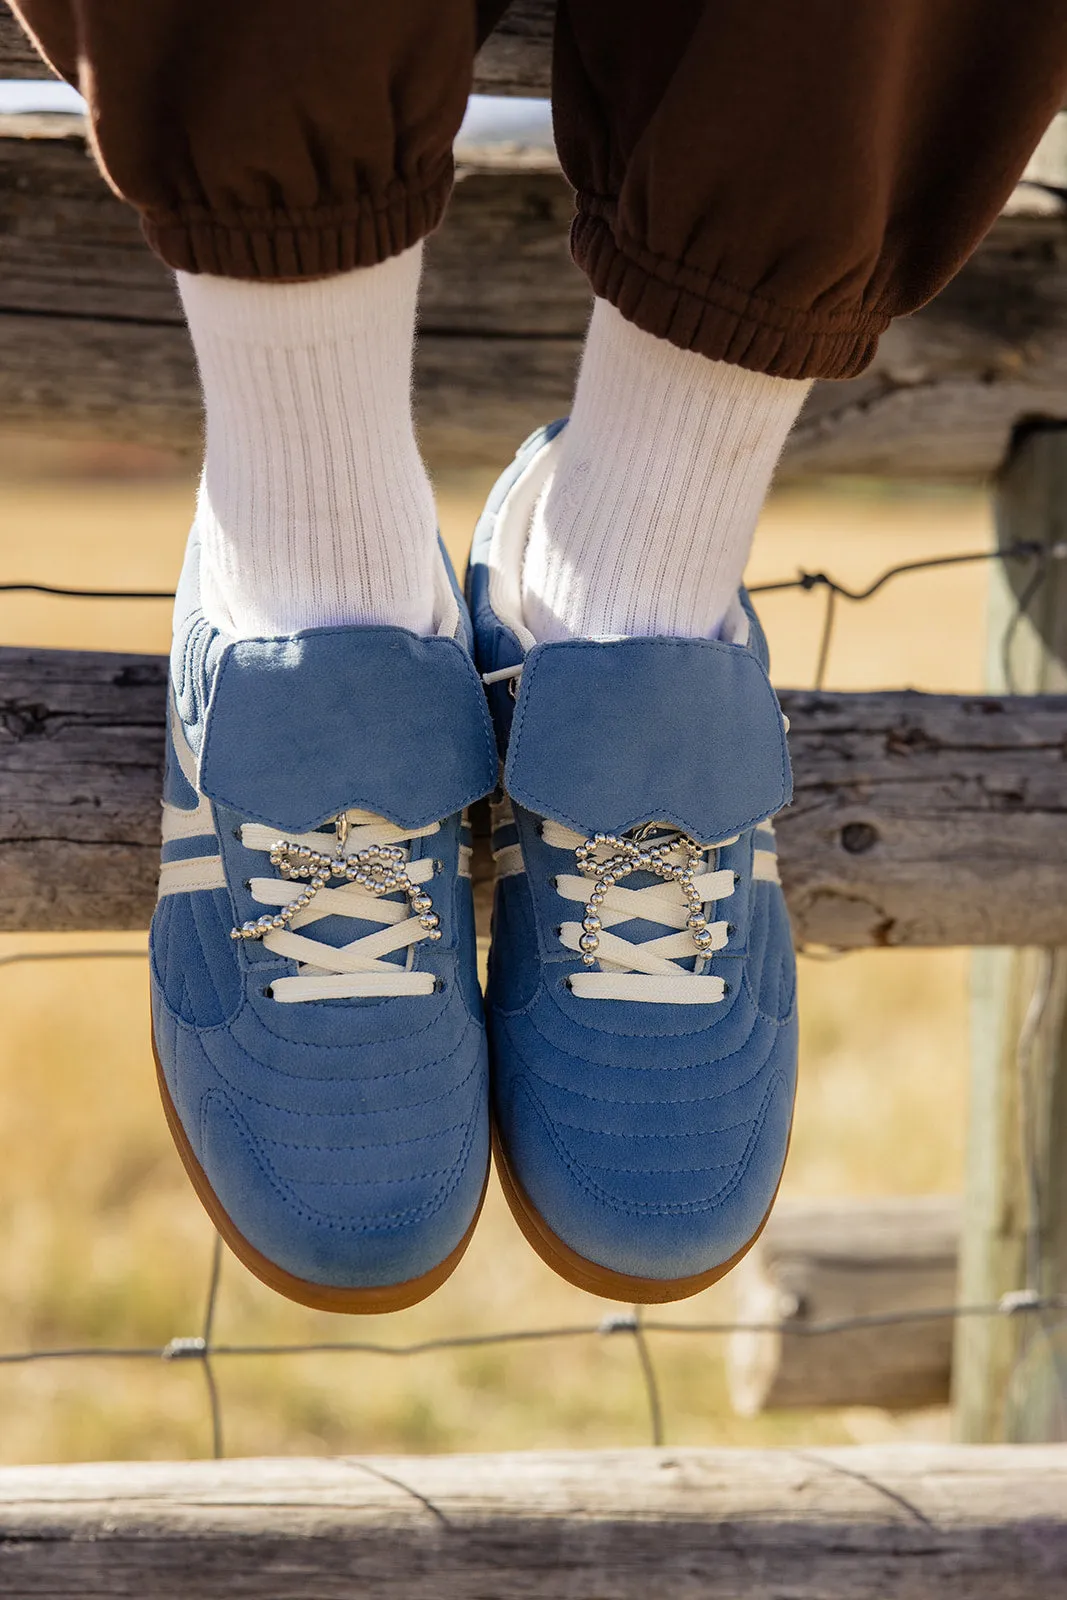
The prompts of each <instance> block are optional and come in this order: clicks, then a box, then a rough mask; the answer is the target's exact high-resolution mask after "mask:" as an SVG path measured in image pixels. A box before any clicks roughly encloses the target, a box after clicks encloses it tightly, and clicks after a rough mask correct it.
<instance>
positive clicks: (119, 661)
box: [0, 649, 1067, 948]
mask: <svg viewBox="0 0 1067 1600" xmlns="http://www.w3.org/2000/svg"><path fill="white" fill-rule="evenodd" d="M165 670H166V668H165V662H164V661H163V659H162V658H158V657H153V656H129V657H127V656H120V655H110V654H91V653H82V652H76V651H71V652H66V651H29V650H14V649H5V650H0V929H30V928H53V929H61V928H67V929H74V928H82V929H88V928H112V929H118V928H139V927H144V926H146V925H147V922H148V919H149V917H150V915H151V910H152V905H153V902H154V897H155V876H156V855H157V849H158V838H159V831H158V830H159V795H160V787H161V762H162V749H163V709H164V698H165V695H164V685H165ZM783 704H784V705H785V707H786V709H787V711H788V714H789V716H790V718H791V719H792V733H791V736H790V737H791V745H792V749H793V755H794V763H795V769H796V801H795V804H794V806H793V807H792V808H791V809H790V810H789V811H787V812H786V813H784V814H783V816H782V817H781V818H780V819H779V823H778V830H779V841H780V846H781V852H782V878H783V882H784V883H785V886H786V893H787V895H788V897H789V901H790V906H791V909H792V912H793V915H794V922H795V931H796V934H797V937H798V938H799V939H801V940H804V941H819V942H823V943H828V944H835V945H839V946H841V947H842V948H847V947H862V946H868V945H886V944H969V943H979V944H980V943H995V944H1011V943H1013V942H1016V943H1021V942H1025V941H1027V940H1038V941H1042V942H1043V941H1046V940H1055V939H1062V940H1064V941H1065V942H1067V807H1065V805H1064V801H1063V788H1062V774H1063V763H1064V759H1065V746H1067V697H1065V696H1061V697H1051V696H1050V697H1037V698H1034V699H1030V698H1026V699H1022V700H1015V701H1013V700H1010V699H1007V700H1005V699H1000V700H998V699H996V698H995V697H989V698H988V699H968V698H964V697H953V696H938V695H919V694H907V693H905V694H864V695H811V694H805V693H788V692H787V693H785V694H784V695H783ZM1035 860H1039V861H1041V862H1042V871H1041V872H1040V873H1035V872H1034V862H1035ZM1006 886H1007V888H1006Z"/></svg>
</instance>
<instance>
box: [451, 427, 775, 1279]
mask: <svg viewBox="0 0 1067 1600" xmlns="http://www.w3.org/2000/svg"><path fill="white" fill-rule="evenodd" d="M561 426H562V424H555V425H554V426H553V427H551V428H548V429H546V430H544V432H543V433H541V434H538V435H535V436H534V438H533V439H531V440H530V441H528V443H527V444H526V445H525V446H524V447H523V449H522V450H521V451H520V452H519V455H518V457H517V458H516V461H515V463H514V464H513V466H512V467H511V469H510V470H509V471H508V472H507V473H506V474H505V475H504V477H503V478H502V479H501V480H500V482H499V483H498V485H497V487H496V489H495V490H494V492H493V495H492V496H491V498H490V501H489V504H488V507H487V509H486V511H485V514H484V516H483V517H482V519H481V521H480V523H479V525H478V530H477V533H476V535H475V544H474V551H473V554H472V560H471V569H470V576H469V580H468V585H469V595H470V599H471V609H472V612H473V615H474V626H475V636H476V641H477V652H478V662H479V666H480V668H481V670H482V675H483V681H484V682H485V683H486V685H487V687H488V692H489V697H490V706H491V709H492V712H493V718H494V722H495V725H496V730H497V740H498V744H499V747H500V750H501V754H502V756H503V757H504V758H505V767H504V777H503V793H502V794H501V796H500V798H499V800H498V802H497V803H496V804H495V805H494V808H493V810H494V816H493V823H494V840H493V846H494V857H495V862H496V875H497V883H496V891H495V901H494V912H493V937H492V947H491V953H490V965H489V988H488V994H487V1008H488V1025H489V1040H490V1059H491V1068H492V1080H493V1090H492V1093H493V1116H494V1141H495V1150H496V1157H497V1165H498V1170H499V1172H500V1176H501V1181H502V1183H503V1186H504V1190H505V1193H506V1194H507V1197H508V1200H509V1202H510V1204H511V1208H512V1210H513V1212H514V1214H515V1217H516V1219H517V1221H518V1223H519V1225H520V1227H521V1228H522V1230H523V1232H524V1233H525V1234H526V1237H527V1238H528V1239H529V1241H530V1243H531V1244H532V1245H533V1247H534V1249H535V1250H537V1251H538V1253H539V1254H540V1255H541V1256H542V1257H543V1258H544V1259H545V1260H546V1261H547V1262H548V1263H549V1265H550V1266H552V1267H553V1268H555V1270H556V1271H557V1272H558V1273H560V1275H561V1276H562V1277H564V1278H566V1279H568V1281H570V1282H571V1283H574V1284H576V1285H577V1286H578V1287H579V1288H582V1289H587V1290H590V1291H591V1292H592V1293H594V1294H600V1295H604V1296H607V1297H609V1298H611V1299H614V1300H627V1301H638V1302H646V1303H651V1302H656V1301H666V1300H677V1299H682V1298H684V1297H685V1296H686V1295H690V1294H695V1293H696V1292H697V1291H698V1290H700V1289H703V1288H705V1287H707V1286H708V1285H709V1284H711V1283H714V1282H715V1281H716V1279H718V1278H720V1277H722V1276H723V1274H724V1273H725V1272H727V1271H728V1270H729V1268H730V1267H731V1266H732V1265H733V1264H734V1263H735V1262H736V1261H737V1260H739V1258H740V1257H741V1256H742V1255H744V1253H745V1252H746V1251H747V1250H748V1249H749V1248H750V1246H751V1245H752V1244H753V1243H754V1241H755V1240H756V1238H757V1237H758V1235H759V1233H760V1230H761V1229H762V1227H763V1225H764V1223H765V1222H766V1220H767V1217H768V1215H769V1213H770V1209H771V1206H772V1204H773V1202H774V1198H775V1195H776V1193H777V1190H778V1185H779V1182H780V1180H781V1175H782V1168H783V1165H784V1163H785V1156H786V1150H787V1147H788V1143H789V1133H790V1126H791V1122H792V1112H793V1098H794V1088H795V1082H796V1009H795V976H796V975H795V962H794V955H793V945H792V939H791V937H790V930H789V921H788V917H787V913H786V908H785V902H784V899H783V896H782V891H781V888H780V886H779V882H778V872H777V860H776V854H775V845H774V830H773V827H772V824H771V821H770V819H771V817H772V816H773V815H774V813H775V812H777V811H779V810H780V809H781V807H782V806H784V805H785V804H786V803H787V802H788V801H789V799H790V794H791V778H790V768H789V757H788V753H787V749H786V740H785V725H784V719H783V717H782V713H781V710H780V708H779V705H778V701H777V698H776V696H775V694H774V691H773V689H772V688H771V684H770V680H769V678H768V676H767V647H766V642H765V640H764V637H763V634H762V632H761V630H760V628H759V624H758V623H757V621H756V618H755V616H754V614H753V612H752V610H751V607H750V605H749V603H748V600H747V597H746V596H744V595H742V596H739V597H738V600H737V602H736V604H735V606H734V607H733V609H732V612H731V615H730V616H729V617H728V618H727V621H726V624H725V627H724V630H723V631H724V638H723V639H720V640H711V639H674V638H653V639H615V640H603V641H599V640H592V641H589V640H576V641H573V642H568V643H562V644H547V645H537V644H535V642H534V640H533V638H532V637H531V636H530V634H529V633H528V632H527V631H526V629H525V627H524V625H523V621H522V609H521V601H520V594H519V574H520V569H521V562H522V550H523V545H524V542H525V538H526V531H527V529H528V527H529V523H530V515H531V512H532V510H533V507H534V505H535V503H536V501H537V497H538V495H539V493H540V491H541V489H542V488H543V486H544V484H545V482H546V479H547V476H548V474H549V473H550V472H551V470H552V465H553V457H554V454H555V452H554V449H553V444H552V441H553V439H554V438H555V437H556V435H557V433H558V432H559V429H560V427H561Z"/></svg>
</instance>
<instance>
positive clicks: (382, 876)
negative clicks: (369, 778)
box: [230, 811, 441, 1002]
mask: <svg viewBox="0 0 1067 1600" xmlns="http://www.w3.org/2000/svg"><path fill="white" fill-rule="evenodd" d="M333 826H334V834H333V838H332V840H331V837H330V835H329V834H326V833H320V832H315V833H300V834H294V835H292V836H291V837H290V838H279V837H278V831H277V829H275V828H268V827H264V826H263V825H262V824H261V823H257V822H246V823H243V824H242V826H241V829H240V838H241V843H242V844H243V845H244V846H245V848H246V849H248V850H260V851H263V852H264V853H266V855H267V856H268V858H269V860H270V864H271V866H272V867H274V868H275V870H276V873H277V876H276V877H262V878H252V879H250V880H249V885H248V887H249V891H250V893H251V895H252V898H253V899H254V900H255V901H257V902H258V903H259V904H260V905H267V906H272V907H274V909H273V910H271V911H267V912H265V913H264V915H263V916H261V917H257V918H255V919H254V920H251V921H248V922H243V923H241V924H240V926H238V927H234V928H231V930H230V937H231V938H232V939H236V940H262V942H263V945H264V947H265V948H266V949H267V950H270V951H271V952H272V953H273V954H274V955H280V956H285V957H287V958H288V959H290V960H294V961H296V962H298V963H299V970H298V974H297V976H295V977H286V978H276V979H275V980H274V982H273V984H272V985H271V995H272V998H273V999H275V1000H281V1001H287V1002H293V1001H307V1000H325V999H370V998H379V997H383V996H388V995H413V994H432V993H433V991H434V988H435V978H434V975H433V973H430V972H414V971H412V970H410V968H409V967H401V966H399V965H398V964H397V963H396V962H395V961H390V960H388V959H387V957H389V956H390V955H394V954H395V953H396V952H397V951H399V950H404V949H407V950H408V952H409V956H410V953H411V951H412V950H413V948H414V946H415V945H416V944H418V943H419V942H420V941H422V940H424V939H426V940H431V941H436V940H438V939H440V937H441V927H440V918H439V917H438V915H437V913H436V912H435V911H434V908H433V900H432V898H431V896H430V894H429V893H428V892H427V890H426V888H425V887H424V886H425V884H426V882H427V880H428V879H429V878H431V877H432V876H433V873H434V871H435V867H434V863H433V862H432V861H431V860H428V859H425V858H420V859H419V860H417V861H412V860H411V859H410V849H409V847H410V845H411V842H412V841H413V840H415V839H421V838H427V837H429V836H430V835H432V834H435V833H437V832H438V829H439V827H440V824H439V823H432V824H431V825H430V826H429V827H426V828H400V827H397V826H396V825H395V824H394V823H391V822H387V821H386V820H385V818H383V817H379V816H376V815H375V814H374V813H373V812H368V811H344V812H341V813H340V815H339V816H338V817H337V818H335V820H334V825H333ZM331 844H332V849H330V848H328V847H329V846H330V845H331ZM334 880H337V882H336V886H335V885H334ZM294 887H295V888H296V890H297V892H296V893H295V894H294V892H293V890H294ZM336 916H340V917H349V918H352V919H353V920H355V921H358V922H364V923H366V922H373V923H379V924H382V925H383V926H382V927H381V928H380V929H376V930H375V931H373V932H371V933H365V934H362V935H361V936H360V937H358V938H356V939H353V940H351V941H350V942H349V943H348V944H342V945H332V944H327V943H326V942H325V941H324V940H321V939H313V938H310V937H309V936H308V935H307V934H306V933H305V932H303V931H302V930H303V929H305V928H308V927H311V926H312V925H313V924H314V923H315V922H318V921H320V920H321V919H322V918H324V917H336Z"/></svg>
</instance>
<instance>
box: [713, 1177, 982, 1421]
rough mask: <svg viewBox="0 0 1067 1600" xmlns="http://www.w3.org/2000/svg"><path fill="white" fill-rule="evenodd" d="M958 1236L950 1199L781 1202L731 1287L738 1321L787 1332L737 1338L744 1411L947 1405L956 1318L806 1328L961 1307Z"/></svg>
mask: <svg viewBox="0 0 1067 1600" xmlns="http://www.w3.org/2000/svg"><path fill="white" fill-rule="evenodd" d="M959 1231H960V1208H959V1202H958V1201H957V1200H955V1199H953V1198H952V1197H951V1196H942V1195H932V1196H920V1197H917V1198H912V1197H909V1198H907V1199H897V1198H886V1199H876V1200H837V1199H835V1200H792V1201H789V1200H785V1201H779V1203H778V1205H777V1206H776V1207H775V1209H774V1212H773V1213H772V1215H771V1220H770V1222H769V1223H768V1224H767V1227H766V1228H765V1230H764V1232H763V1234H762V1235H761V1236H760V1239H759V1241H758V1242H757V1244H756V1245H755V1247H754V1248H753V1249H752V1250H751V1251H750V1252H749V1254H748V1256H746V1258H745V1260H744V1261H743V1262H742V1263H741V1265H740V1266H739V1267H738V1269H737V1271H736V1272H735V1273H734V1274H733V1278H732V1282H733V1287H734V1294H735V1301H734V1310H735V1314H736V1316H737V1319H738V1321H740V1322H745V1323H780V1324H781V1331H780V1332H763V1331H761V1332H743V1333H742V1332H738V1333H735V1334H733V1335H731V1338H730V1342H729V1345H728V1350H727V1376H728V1380H729V1387H730V1398H731V1400H732V1402H733V1404H734V1408H735V1410H737V1411H738V1412H740V1413H741V1415H743V1416H754V1415H756V1414H757V1413H758V1412H760V1411H776V1410H783V1409H788V1408H792V1407H798V1406H799V1407H810V1406H881V1407H883V1408H884V1409H886V1410H889V1411H903V1410H908V1409H912V1408H915V1407H918V1406H937V1405H947V1403H948V1398H949V1384H950V1375H951V1366H952V1334H953V1323H952V1321H951V1320H950V1319H948V1318H945V1319H942V1320H930V1321H926V1322H918V1321H917V1322H912V1323H903V1324H901V1325H899V1326H886V1327H870V1328H862V1329H855V1330H852V1331H844V1332H841V1333H827V1334H820V1335H818V1337H815V1338H813V1337H810V1336H808V1335H807V1334H806V1331H805V1330H807V1329H810V1328H811V1327H813V1326H814V1325H816V1324H819V1323H827V1322H837V1321H839V1320H840V1319H843V1318H847V1317H866V1316H873V1317H878V1316H884V1315H886V1314H887V1313H895V1312H906V1311H929V1310H934V1309H938V1308H944V1307H946V1306H953V1305H955V1304H956V1302H957V1296H956V1273H957V1256H958V1251H959Z"/></svg>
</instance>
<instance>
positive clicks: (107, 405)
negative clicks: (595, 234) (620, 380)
mask: <svg viewBox="0 0 1067 1600" xmlns="http://www.w3.org/2000/svg"><path fill="white" fill-rule="evenodd" d="M572 210H573V201H572V198H571V194H570V191H569V189H568V188H567V186H566V185H565V184H564V182H563V180H562V178H561V177H560V176H559V175H558V173H557V174H549V173H538V172H523V173H518V174H514V175H510V176H499V175H496V174H493V175H484V174H475V175H473V176H470V177H467V178H466V179H465V180H464V181H463V182H462V183H460V184H459V185H458V186H457V188H456V192H455V195H454V197H453V201H452V205H451V207H450V210H449V215H448V220H447V223H446V225H445V226H444V227H443V228H442V229H441V230H439V232H438V233H437V234H435V235H434V237H433V238H432V239H431V240H430V241H429V244H428V247H427V252H426V270H425V274H424V278H423V291H422V300H421V313H420V337H419V345H418V351H417V356H416V386H417V396H418V413H419V421H420V427H421V433H422V438H423V444H424V448H425V449H426V451H427V454H428V455H429V457H430V459H431V462H432V463H440V462H444V461H447V462H450V463H463V462H475V463H476V462H484V461H487V460H490V461H500V462H504V461H506V460H507V459H508V458H509V456H510V455H511V453H512V452H513V451H514V448H515V445H516V444H517V442H518V441H519V440H520V439H522V438H524V437H525V436H526V434H528V433H529V432H530V431H531V430H532V429H533V428H534V427H536V426H538V425H539V424H540V423H542V422H544V421H545V420H546V419H547V418H550V417H552V416H554V415H556V414H557V413H558V412H559V411H560V410H561V409H565V407H566V404H567V397H568V395H569V393H570V390H571V387H572V385H573V378H574V372H575V368H576V365H577V359H578V353H579V349H580V343H581V338H582V335H583V332H584V329H585V325H586V322H587V320H588V316H589V307H590V303H591V299H590V293H589V289H588V285H587V284H586V281H585V279H584V277H583V276H582V275H581V273H580V272H579V271H578V269H577V268H576V267H575V266H574V264H573V263H572V261H571V259H570V253H569V250H568V245H567V236H568V226H569V222H570V217H571V213H572ZM0 421H2V422H4V423H6V424H9V425H15V426H23V427H26V428H29V429H32V428H34V427H36V428H41V427H45V428H47V429H48V431H49V432H51V433H61V434H67V435H71V436H87V437H97V436H105V437H111V438H120V439H138V440H142V441H144V442H146V443H150V444H155V445H161V446H164V447H169V448H172V449H175V450H178V451H180V452H183V453H191V452H195V451H197V450H199V448H200V439H201V409H200V394H199V387H198V384H197V380H196V368H195V363H194V360H193V355H192V350H191V348H190V345H189V341H188V337H187V335H186V332H185V327H184V323H183V320H182V316H181V310H180V307H179V304H178V300H177V296H176V294H175V290H174V281H173V277H172V275H171V274H170V273H169V272H168V271H167V270H166V268H165V267H164V266H163V265H162V264H161V263H160V262H159V261H157V260H156V258H155V257H154V256H153V255H152V254H151V252H150V251H149V250H148V248H147V247H146V245H145V244H144V241H143V240H142V238H141V233H140V229H139V227H138V224H137V220H136V218H135V216H134V214H133V213H132V211H130V210H129V208H128V207H126V206H124V205H123V204H122V202H121V201H119V200H118V199H116V197H115V196H114V195H113V194H112V193H111V191H110V190H109V189H108V188H107V187H106V185H105V184H104V183H103V182H102V180H101V179H100V177H99V175H98V174H97V172H96V170H95V168H94V167H93V165H92V163H91V162H90V160H89V159H88V157H87V155H86V152H85V144H84V137H83V134H82V131H81V124H80V122H79V121H78V119H77V118H70V117H47V118H45V117H41V118H37V117H35V118H28V117H19V118H14V117H12V118H6V119H4V118H0Z"/></svg>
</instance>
